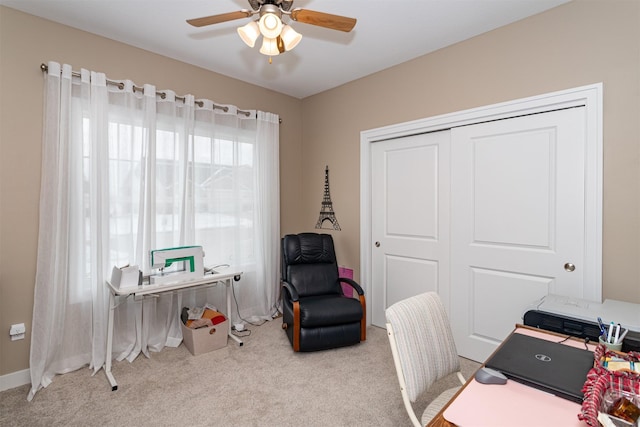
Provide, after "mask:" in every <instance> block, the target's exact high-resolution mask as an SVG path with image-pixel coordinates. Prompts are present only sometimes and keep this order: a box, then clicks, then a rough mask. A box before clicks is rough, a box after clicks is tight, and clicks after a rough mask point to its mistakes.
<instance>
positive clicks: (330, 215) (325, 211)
mask: <svg viewBox="0 0 640 427" xmlns="http://www.w3.org/2000/svg"><path fill="white" fill-rule="evenodd" d="M325 222H329V223H330V224H331V227H323V225H324V223H325ZM316 228H323V229H325V230H338V231H340V224H338V218H336V214H335V212H333V203H331V193H330V192H329V166H325V169H324V196H323V197H322V207H321V208H320V217H319V218H318V222H317V223H316Z"/></svg>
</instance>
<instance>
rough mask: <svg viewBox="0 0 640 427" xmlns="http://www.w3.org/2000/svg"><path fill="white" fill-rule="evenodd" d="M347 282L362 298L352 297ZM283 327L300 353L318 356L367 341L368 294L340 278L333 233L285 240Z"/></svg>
mask: <svg viewBox="0 0 640 427" xmlns="http://www.w3.org/2000/svg"><path fill="white" fill-rule="evenodd" d="M341 283H346V284H348V285H350V286H351V287H353V289H354V290H355V291H356V292H357V293H358V299H355V298H350V297H346V296H345V295H344V293H343V292H342V286H341ZM282 289H283V292H282V307H283V308H282V310H283V316H282V328H283V329H284V330H285V331H286V333H287V337H288V338H289V341H290V342H291V345H292V346H293V350H294V351H316V350H326V349H329V348H335V347H343V346H347V345H352V344H357V343H359V342H360V341H364V340H365V339H366V304H365V298H364V291H363V290H362V288H361V287H360V285H358V283H356V282H355V281H353V280H351V279H347V278H340V277H338V264H337V262H336V254H335V250H334V247H333V238H332V237H331V236H330V235H328V234H317V233H301V234H289V235H286V236H284V237H283V238H282Z"/></svg>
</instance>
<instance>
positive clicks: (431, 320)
mask: <svg viewBox="0 0 640 427" xmlns="http://www.w3.org/2000/svg"><path fill="white" fill-rule="evenodd" d="M385 315H386V318H387V334H388V336H389V344H390V345H391V353H392V354H393V362H394V364H395V367H396V372H397V374H398V381H399V382H400V392H401V394H402V400H403V401H404V406H405V408H406V409H407V412H408V413H409V417H410V418H411V422H412V423H413V425H414V426H416V427H418V426H425V425H427V424H428V423H429V422H430V421H431V419H432V418H433V417H434V416H435V415H436V414H437V413H438V412H439V411H440V409H442V408H443V407H444V405H446V404H447V402H448V401H449V400H450V399H451V398H452V397H453V395H454V394H455V393H456V392H457V391H458V389H460V387H454V388H451V389H449V390H446V391H445V392H443V393H442V394H440V395H439V396H438V397H437V398H435V399H434V400H433V401H432V402H430V403H429V405H428V406H427V408H426V409H425V411H424V413H423V414H422V417H421V421H422V424H420V422H419V421H418V417H417V416H416V414H415V411H414V409H413V406H412V403H413V402H415V401H416V400H417V398H418V397H419V396H420V395H422V394H423V393H424V392H426V391H427V390H429V389H430V388H431V386H432V385H433V384H434V383H435V382H436V381H438V380H440V379H442V378H444V377H446V376H448V375H450V374H452V373H454V372H455V373H457V375H458V379H459V380H460V383H461V385H462V384H464V383H465V379H464V377H463V376H462V374H461V373H460V359H459V358H458V352H457V351H456V346H455V343H454V341H453V336H452V333H451V326H450V324H449V319H448V317H447V313H446V312H445V310H444V306H443V305H442V302H441V301H440V297H439V296H438V294H436V293H435V292H427V293H424V294H420V295H416V296H414V297H411V298H407V299H405V300H402V301H399V302H397V303H395V304H393V305H392V306H391V307H389V308H387V310H386V311H385Z"/></svg>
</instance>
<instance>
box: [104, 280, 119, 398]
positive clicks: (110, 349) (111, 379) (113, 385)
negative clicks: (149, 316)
mask: <svg viewBox="0 0 640 427" xmlns="http://www.w3.org/2000/svg"><path fill="white" fill-rule="evenodd" d="M115 309H116V306H115V296H114V295H113V292H109V320H108V322H107V354H106V355H105V363H104V373H105V375H106V376H107V380H109V384H111V391H116V390H117V389H118V383H116V379H115V378H114V377H113V374H112V373H111V353H112V352H113V312H114V311H115Z"/></svg>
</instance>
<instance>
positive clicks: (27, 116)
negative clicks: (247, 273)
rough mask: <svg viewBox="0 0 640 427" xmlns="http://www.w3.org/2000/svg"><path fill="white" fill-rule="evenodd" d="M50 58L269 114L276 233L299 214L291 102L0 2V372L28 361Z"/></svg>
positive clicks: (296, 125) (297, 124)
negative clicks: (277, 189) (17, 326)
mask: <svg viewBox="0 0 640 427" xmlns="http://www.w3.org/2000/svg"><path fill="white" fill-rule="evenodd" d="M212 54H213V53H212ZM50 60H52V61H57V62H60V63H68V64H71V65H72V66H73V68H74V69H76V70H77V69H80V68H87V69H90V70H96V71H102V72H104V73H106V75H107V76H108V77H109V78H112V79H131V80H133V81H134V82H136V84H138V85H141V84H144V83H152V84H155V85H156V86H157V87H158V88H159V89H172V90H174V91H175V92H176V93H178V94H186V93H192V94H194V95H195V96H196V97H197V98H208V99H212V100H214V101H215V102H217V103H223V104H233V105H237V106H238V107H240V108H243V109H258V110H263V111H269V112H273V113H277V114H279V115H280V117H281V118H282V124H281V126H280V160H281V162H282V163H283V164H286V165H287V167H284V168H282V169H281V176H280V180H281V188H282V197H281V200H282V201H281V203H282V208H281V211H282V223H283V224H285V225H283V231H294V230H295V229H296V228H297V221H298V218H300V216H301V215H300V214H299V212H298V207H297V204H296V203H294V201H295V200H298V199H299V198H300V194H301V185H300V180H299V176H300V173H301V172H300V163H301V162H300V159H301V145H300V140H301V135H302V127H301V121H302V120H301V119H302V116H301V104H302V102H301V101H300V100H299V99H296V98H292V97H289V96H286V95H282V94H278V93H275V92H272V91H269V90H266V89H263V88H260V87H257V86H253V85H249V84H246V83H243V82H240V81H238V80H235V79H231V78H228V77H224V76H221V75H219V74H214V73H211V72H209V71H206V70H204V69H201V68H197V67H194V66H190V65H187V64H184V63H181V62H178V61H174V60H171V59H168V58H165V57H162V56H159V55H155V54H152V53H149V52H146V51H143V50H140V49H136V48H133V47H131V46H127V45H124V44H121V43H118V42H115V41H112V40H108V39H105V38H102V37H98V36H94V35H91V34H88V33H84V32H81V31H78V30H75V29H72V28H69V27H66V26H62V25H59V24H55V23H53V22H50V21H46V20H42V19H39V18H36V17H34V16H31V15H27V14H24V13H21V12H17V11H15V10H13V9H9V8H5V7H2V6H0V61H1V62H0V150H1V152H0V261H1V265H0V332H1V333H0V375H5V374H7V373H11V372H15V371H19V370H22V369H27V368H28V367H29V342H30V338H31V336H30V333H29V331H30V324H31V318H32V308H33V289H34V278H35V265H36V248H37V238H38V200H39V191H40V161H41V135H42V87H43V78H42V72H41V71H40V64H41V63H43V62H45V63H46V62H48V61H50ZM21 322H24V323H25V324H26V326H27V331H28V333H27V336H26V339H25V340H22V341H10V340H9V334H8V331H9V327H10V325H11V324H13V323H21Z"/></svg>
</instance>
